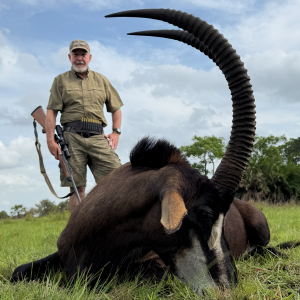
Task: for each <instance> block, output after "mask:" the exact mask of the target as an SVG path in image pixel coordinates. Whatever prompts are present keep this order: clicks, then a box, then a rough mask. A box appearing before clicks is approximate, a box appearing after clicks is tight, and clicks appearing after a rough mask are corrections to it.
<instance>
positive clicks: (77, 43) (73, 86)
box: [46, 40, 123, 213]
mask: <svg viewBox="0 0 300 300" xmlns="http://www.w3.org/2000/svg"><path fill="white" fill-rule="evenodd" d="M69 51H70V52H69V55H68V56H69V60H70V62H71V64H72V67H71V70H70V71H68V72H65V73H62V74H60V75H58V76H57V77H56V78H55V79H54V82H53V85H52V88H51V90H50V99H49V103H48V106H47V118H46V132H47V144H48V148H49V151H50V153H51V154H52V155H53V156H55V158H56V159H58V154H60V148H59V146H58V144H57V143H56V142H55V141H54V130H55V124H56V116H57V113H58V111H60V112H61V118H60V123H61V125H62V126H63V133H64V138H65V140H66V142H68V143H69V152H70V155H71V157H70V159H69V164H70V166H71V167H72V171H73V178H74V181H75V183H76V186H77V189H78V192H79V195H80V198H81V199H83V198H84V197H85V187H86V172H87V165H88V166H89V168H90V170H91V172H92V174H93V176H94V178H95V181H96V182H97V181H98V180H99V179H100V178H101V177H103V176H105V175H107V174H108V173H110V172H111V171H113V170H114V169H115V168H118V167H119V166H121V162H120V160H119V157H118V155H117V154H116V153H115V150H116V149H117V146H118V142H119V137H120V134H121V130H120V128H121V119H122V116H121V109H120V108H121V106H122V105H123V103H122V101H121V99H120V96H119V94H118V92H117V91H116V90H115V88H114V87H113V86H112V85H111V83H110V82H109V81H108V79H107V78H106V77H104V76H103V75H101V74H99V73H97V72H94V71H91V70H90V69H89V63H90V61H91V58H92V55H91V54H90V47H89V45H88V43H87V42H85V41H82V40H74V41H73V42H71V44H70V47H69ZM104 104H105V105H106V109H107V111H108V112H110V113H111V114H112V123H113V125H112V133H111V134H108V135H104V131H103V127H105V126H107V121H106V119H105V117H104V114H103V106H104ZM108 139H109V140H108ZM60 180H61V186H66V187H70V188H71V192H73V190H74V189H73V188H72V184H71V182H69V181H68V180H67V179H66V177H65V175H64V172H63V170H62V169H60ZM77 205H78V201H77V198H76V195H75V194H73V195H72V196H71V197H70V211H71V213H72V212H73V211H74V209H75V208H76V206H77Z"/></svg>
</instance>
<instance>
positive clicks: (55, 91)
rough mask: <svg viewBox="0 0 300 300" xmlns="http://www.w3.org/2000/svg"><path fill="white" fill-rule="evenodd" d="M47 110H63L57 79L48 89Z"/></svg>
mask: <svg viewBox="0 0 300 300" xmlns="http://www.w3.org/2000/svg"><path fill="white" fill-rule="evenodd" d="M47 109H51V110H59V111H62V109H63V101H62V92H61V89H60V87H59V84H58V79H57V77H56V78H55V79H54V81H53V84H52V87H51V89H50V97H49V102H48V106H47Z"/></svg>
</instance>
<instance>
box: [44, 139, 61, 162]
mask: <svg viewBox="0 0 300 300" xmlns="http://www.w3.org/2000/svg"><path fill="white" fill-rule="evenodd" d="M47 144H48V149H49V151H50V153H51V154H52V155H53V156H54V157H55V159H57V160H58V155H59V154H61V151H60V147H59V146H58V144H56V143H55V142H54V141H53V142H48V143H47Z"/></svg>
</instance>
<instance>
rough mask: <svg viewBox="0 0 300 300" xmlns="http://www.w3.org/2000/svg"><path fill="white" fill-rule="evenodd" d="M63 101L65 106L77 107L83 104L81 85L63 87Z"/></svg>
mask: <svg viewBox="0 0 300 300" xmlns="http://www.w3.org/2000/svg"><path fill="white" fill-rule="evenodd" d="M62 96H63V102H64V106H65V108H67V109H68V108H72V109H74V108H75V109H76V108H78V107H81V106H82V104H83V103H82V99H83V95H82V89H80V88H79V87H65V88H64V89H63V95H62Z"/></svg>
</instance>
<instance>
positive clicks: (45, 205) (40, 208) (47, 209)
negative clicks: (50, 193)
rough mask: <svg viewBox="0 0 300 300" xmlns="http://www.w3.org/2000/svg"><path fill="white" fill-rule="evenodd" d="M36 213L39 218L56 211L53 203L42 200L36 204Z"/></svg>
mask: <svg viewBox="0 0 300 300" xmlns="http://www.w3.org/2000/svg"><path fill="white" fill-rule="evenodd" d="M35 206H36V213H37V214H38V215H39V217H42V216H46V215H49V214H50V213H52V212H54V211H56V210H57V206H56V205H55V204H54V202H52V201H50V200H48V199H44V200H41V201H40V203H39V204H36V205H35Z"/></svg>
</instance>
